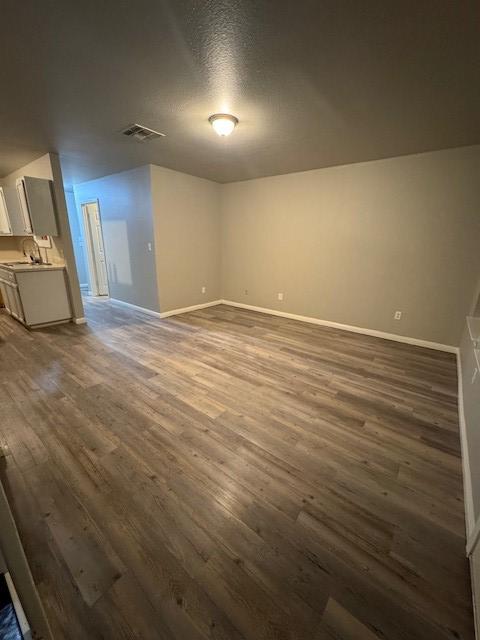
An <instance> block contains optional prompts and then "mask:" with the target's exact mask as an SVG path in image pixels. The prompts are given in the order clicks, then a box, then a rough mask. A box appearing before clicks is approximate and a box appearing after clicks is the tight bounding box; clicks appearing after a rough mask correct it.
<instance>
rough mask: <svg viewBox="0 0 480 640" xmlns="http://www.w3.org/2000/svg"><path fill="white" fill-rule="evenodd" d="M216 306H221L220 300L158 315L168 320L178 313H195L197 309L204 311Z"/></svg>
mask: <svg viewBox="0 0 480 640" xmlns="http://www.w3.org/2000/svg"><path fill="white" fill-rule="evenodd" d="M218 304H222V300H212V302H202V304H194V305H192V306H191V307H183V309H172V310H171V311H164V312H163V313H161V314H160V317H161V318H168V317H169V316H177V315H179V314H180V313H188V312H189V311H197V310H198V309H206V308H207V307H216V306H217V305H218Z"/></svg>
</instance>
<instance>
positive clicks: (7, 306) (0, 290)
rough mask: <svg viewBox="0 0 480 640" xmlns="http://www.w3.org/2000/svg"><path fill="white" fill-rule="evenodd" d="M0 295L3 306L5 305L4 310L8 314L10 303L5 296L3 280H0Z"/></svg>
mask: <svg viewBox="0 0 480 640" xmlns="http://www.w3.org/2000/svg"><path fill="white" fill-rule="evenodd" d="M0 293H1V294H2V299H3V304H4V305H5V309H6V310H7V311H8V313H10V303H9V300H8V295H7V285H6V284H5V282H3V280H0Z"/></svg>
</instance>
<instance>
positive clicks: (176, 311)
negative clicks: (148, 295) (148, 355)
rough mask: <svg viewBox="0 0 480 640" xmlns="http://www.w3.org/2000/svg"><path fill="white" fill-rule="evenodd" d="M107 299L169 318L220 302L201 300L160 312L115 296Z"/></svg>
mask: <svg viewBox="0 0 480 640" xmlns="http://www.w3.org/2000/svg"><path fill="white" fill-rule="evenodd" d="M109 300H110V301H111V302H114V303H116V304H120V305H122V306H124V307H129V308H130V309H133V310H134V311H141V312H142V313H146V314H147V315H149V316H155V317H156V318H169V317H170V316H177V315H179V314H180V313H188V312H189V311H197V310H198V309H206V308H207V307H214V306H216V305H217V304H222V301H221V300H212V302H202V304H194V305H192V306H191V307H183V308H182V309H171V310H170V311H163V312H162V313H160V312H159V311H152V310H151V309H146V308H145V307H138V306H137V305H136V304H131V303H130V302H124V301H123V300H118V299H117V298H109Z"/></svg>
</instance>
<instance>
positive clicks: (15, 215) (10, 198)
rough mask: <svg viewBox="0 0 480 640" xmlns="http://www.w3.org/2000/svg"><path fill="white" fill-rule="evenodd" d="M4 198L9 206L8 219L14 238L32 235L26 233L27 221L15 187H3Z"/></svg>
mask: <svg viewBox="0 0 480 640" xmlns="http://www.w3.org/2000/svg"><path fill="white" fill-rule="evenodd" d="M3 196H4V198H5V203H6V205H7V211H8V218H9V220H10V227H11V229H12V235H13V236H26V235H32V234H31V232H30V233H27V232H26V231H25V220H24V217H23V213H22V208H21V206H20V199H19V197H18V193H17V190H16V188H15V187H3Z"/></svg>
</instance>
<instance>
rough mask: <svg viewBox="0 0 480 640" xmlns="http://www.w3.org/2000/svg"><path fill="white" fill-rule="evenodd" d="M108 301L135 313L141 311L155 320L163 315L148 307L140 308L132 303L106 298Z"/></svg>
mask: <svg viewBox="0 0 480 640" xmlns="http://www.w3.org/2000/svg"><path fill="white" fill-rule="evenodd" d="M106 300H110V302H113V303H114V304H118V305H120V306H121V307H127V308H128V309H132V310H133V311H140V312H141V313H146V314H147V315H149V316H154V317H155V318H161V317H162V315H161V313H160V312H159V311H153V309H147V308H146V307H139V306H138V305H136V304H132V303H131V302H125V301H124V300H118V299H117V298H106Z"/></svg>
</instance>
